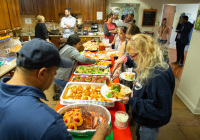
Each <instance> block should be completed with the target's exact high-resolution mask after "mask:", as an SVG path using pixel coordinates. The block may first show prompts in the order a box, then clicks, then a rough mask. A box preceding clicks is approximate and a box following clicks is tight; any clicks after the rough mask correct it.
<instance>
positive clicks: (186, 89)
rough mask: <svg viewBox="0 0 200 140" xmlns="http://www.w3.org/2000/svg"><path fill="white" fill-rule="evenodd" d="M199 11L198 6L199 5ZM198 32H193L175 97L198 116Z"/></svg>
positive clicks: (199, 65)
mask: <svg viewBox="0 0 200 140" xmlns="http://www.w3.org/2000/svg"><path fill="white" fill-rule="evenodd" d="M199 9H200V4H199ZM199 37H200V31H199V30H195V29H194V31H193V34H192V38H191V42H190V48H189V50H188V53H187V59H186V61H185V66H184V69H183V73H182V76H181V81H180V84H179V88H178V91H177V95H178V96H179V97H180V98H181V100H182V101H183V102H184V103H185V104H186V105H187V106H188V108H189V109H190V110H191V111H192V113H194V114H200V63H199V60H200V55H199V52H200V46H199V44H200V39H199Z"/></svg>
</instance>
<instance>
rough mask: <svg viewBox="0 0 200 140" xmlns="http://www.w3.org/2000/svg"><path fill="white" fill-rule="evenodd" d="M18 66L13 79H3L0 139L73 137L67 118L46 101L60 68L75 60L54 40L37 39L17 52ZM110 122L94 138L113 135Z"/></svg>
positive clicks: (66, 139)
mask: <svg viewBox="0 0 200 140" xmlns="http://www.w3.org/2000/svg"><path fill="white" fill-rule="evenodd" d="M16 63H17V68H16V71H15V73H14V76H13V77H12V78H10V77H4V78H2V79H1V82H0V140H73V137H72V136H71V134H70V133H69V132H68V131H67V127H66V125H65V123H64V121H63V118H62V116H61V115H60V114H58V113H57V112H56V111H55V110H53V109H52V108H50V107H49V106H47V105H46V104H45V103H43V102H42V101H41V100H40V98H41V99H44V100H47V99H46V96H45V94H44V92H43V91H44V90H46V89H48V88H49V87H50V86H51V84H52V82H53V80H54V76H55V75H56V70H57V69H58V67H62V68H70V67H71V66H72V62H71V60H69V59H66V58H61V57H60V55H59V52H58V50H57V48H56V46H55V45H54V44H53V43H49V42H46V41H44V40H42V39H33V40H31V41H29V42H27V43H26V44H24V46H23V47H22V48H21V50H20V51H19V52H18V53H17V59H16ZM110 132H111V129H110V126H109V125H108V124H105V123H101V124H100V125H99V127H98V130H97V131H96V133H95V134H94V136H93V138H92V139H93V140H102V139H105V137H106V136H107V135H110Z"/></svg>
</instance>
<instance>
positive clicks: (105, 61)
mask: <svg viewBox="0 0 200 140" xmlns="http://www.w3.org/2000/svg"><path fill="white" fill-rule="evenodd" d="M102 61H103V62H109V63H110V64H112V62H111V61H106V60H101V61H99V62H102ZM99 62H98V63H99ZM92 65H96V66H103V65H97V64H96V63H95V64H92ZM107 66H108V65H107ZM104 67H105V66H104Z"/></svg>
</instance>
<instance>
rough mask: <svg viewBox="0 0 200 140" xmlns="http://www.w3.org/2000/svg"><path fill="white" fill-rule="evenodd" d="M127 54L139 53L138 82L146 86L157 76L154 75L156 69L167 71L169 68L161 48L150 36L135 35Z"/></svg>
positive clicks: (129, 44) (128, 45)
mask: <svg viewBox="0 0 200 140" xmlns="http://www.w3.org/2000/svg"><path fill="white" fill-rule="evenodd" d="M133 50H134V51H135V52H133ZM127 52H129V53H131V52H132V53H138V55H137V61H136V63H137V67H136V69H135V71H136V72H137V80H138V81H139V82H140V83H141V84H145V83H146V82H147V81H148V80H149V79H150V78H152V77H155V76H156V75H153V74H152V72H153V70H154V69H155V68H159V70H163V71H165V70H167V69H168V67H169V65H168V64H167V63H166V62H165V60H164V56H163V51H162V49H161V46H158V45H157V43H155V41H154V40H153V39H152V37H151V36H149V35H144V34H136V35H134V36H133V37H132V38H131V40H130V41H129V43H128V44H127Z"/></svg>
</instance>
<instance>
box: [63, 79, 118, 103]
mask: <svg viewBox="0 0 200 140" xmlns="http://www.w3.org/2000/svg"><path fill="white" fill-rule="evenodd" d="M104 84H105V83H87V82H68V83H67V85H66V86H65V89H64V90H63V92H62V95H61V96H60V99H61V102H60V103H61V104H63V105H70V104H74V103H79V104H96V105H102V106H105V107H114V105H115V103H114V102H105V101H93V100H73V99H64V98H63V97H64V92H65V90H66V88H67V87H68V86H72V85H86V86H87V85H91V86H103V85H104Z"/></svg>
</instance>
